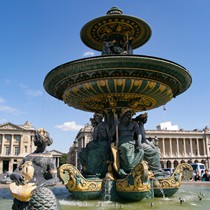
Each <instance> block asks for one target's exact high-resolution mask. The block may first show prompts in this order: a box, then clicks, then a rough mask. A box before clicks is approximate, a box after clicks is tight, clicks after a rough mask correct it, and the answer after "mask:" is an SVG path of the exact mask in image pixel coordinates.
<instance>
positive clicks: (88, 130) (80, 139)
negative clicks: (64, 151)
mask: <svg viewBox="0 0 210 210" xmlns="http://www.w3.org/2000/svg"><path fill="white" fill-rule="evenodd" d="M92 133H93V127H92V126H91V125H89V124H88V123H87V124H86V125H85V127H84V128H81V129H80V131H79V132H78V134H77V136H76V138H75V141H74V142H73V145H72V146H71V147H70V149H69V152H68V155H67V163H69V164H72V165H75V166H77V168H78V169H80V168H81V167H80V164H79V163H78V161H77V156H78V153H79V152H80V151H81V149H82V148H84V147H86V145H87V144H88V143H89V142H90V141H92Z"/></svg>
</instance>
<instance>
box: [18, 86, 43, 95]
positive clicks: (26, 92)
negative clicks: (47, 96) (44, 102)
mask: <svg viewBox="0 0 210 210" xmlns="http://www.w3.org/2000/svg"><path fill="white" fill-rule="evenodd" d="M20 87H21V88H22V89H23V90H24V93H25V95H27V96H29V97H32V98H35V97H39V96H42V95H43V92H42V91H40V90H32V89H29V88H28V87H27V86H26V85H23V84H21V85H20Z"/></svg>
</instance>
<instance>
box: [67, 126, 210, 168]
mask: <svg viewBox="0 0 210 210" xmlns="http://www.w3.org/2000/svg"><path fill="white" fill-rule="evenodd" d="M92 131H93V128H92V127H91V126H90V125H88V126H87V127H85V128H82V129H81V130H80V131H79V132H78V134H77V137H76V141H78V143H76V147H75V145H72V147H71V148H70V150H69V153H68V162H69V163H71V164H73V165H75V160H77V158H76V157H77V154H78V152H79V151H80V150H81V149H82V148H83V147H85V146H86V144H87V143H88V142H89V141H91V140H92V136H91V134H92ZM146 137H147V138H148V137H152V138H154V137H157V139H158V147H159V149H160V159H161V164H162V167H163V168H175V167H176V166H177V165H178V164H179V163H183V162H186V163H194V162H199V163H204V164H205V165H206V167H207V168H210V129H209V128H207V127H206V128H204V129H203V130H197V129H195V130H193V131H185V130H183V129H180V130H146ZM77 165H78V167H79V164H78V163H77Z"/></svg>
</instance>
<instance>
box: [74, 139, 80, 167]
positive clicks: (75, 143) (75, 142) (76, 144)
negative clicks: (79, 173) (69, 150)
mask: <svg viewBox="0 0 210 210" xmlns="http://www.w3.org/2000/svg"><path fill="white" fill-rule="evenodd" d="M78 146H79V145H78V140H77V139H75V141H74V151H75V166H76V167H77V149H78Z"/></svg>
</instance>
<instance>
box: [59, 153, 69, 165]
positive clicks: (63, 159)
mask: <svg viewBox="0 0 210 210" xmlns="http://www.w3.org/2000/svg"><path fill="white" fill-rule="evenodd" d="M66 161H67V153H63V154H62V156H61V158H60V164H59V165H60V166H61V165H63V164H66Z"/></svg>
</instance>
